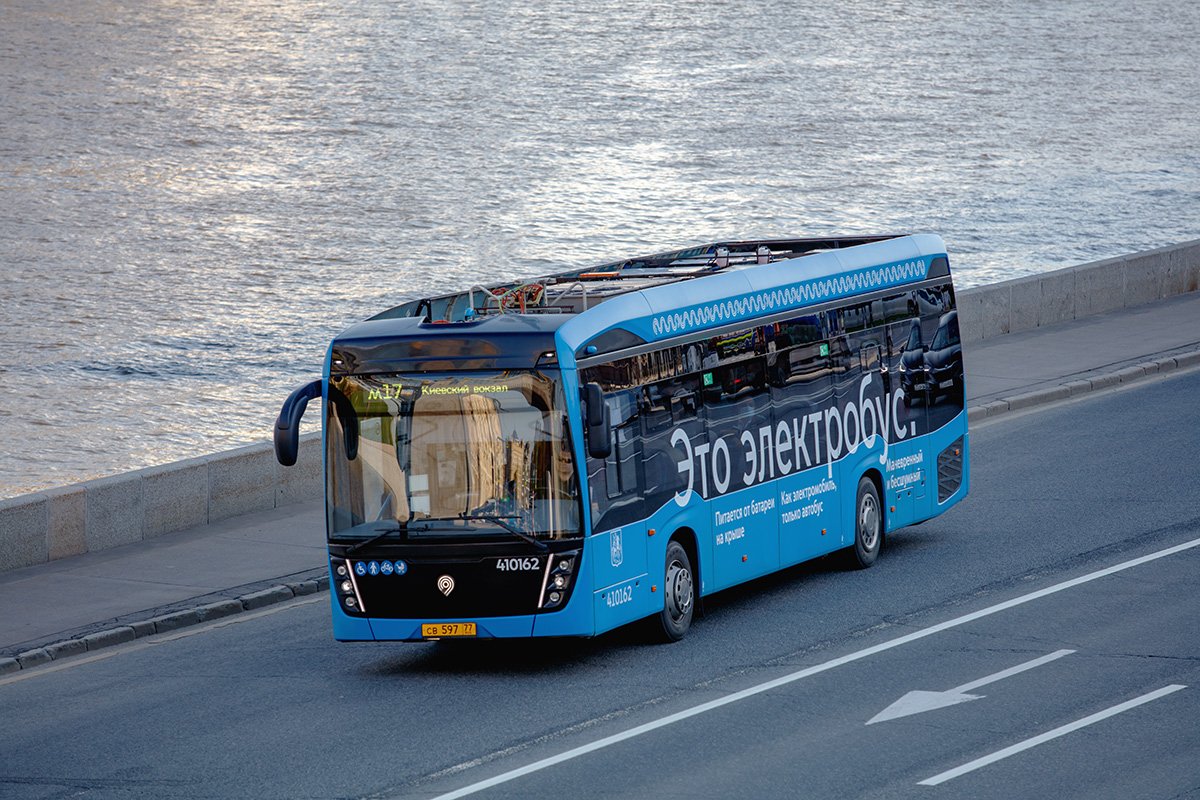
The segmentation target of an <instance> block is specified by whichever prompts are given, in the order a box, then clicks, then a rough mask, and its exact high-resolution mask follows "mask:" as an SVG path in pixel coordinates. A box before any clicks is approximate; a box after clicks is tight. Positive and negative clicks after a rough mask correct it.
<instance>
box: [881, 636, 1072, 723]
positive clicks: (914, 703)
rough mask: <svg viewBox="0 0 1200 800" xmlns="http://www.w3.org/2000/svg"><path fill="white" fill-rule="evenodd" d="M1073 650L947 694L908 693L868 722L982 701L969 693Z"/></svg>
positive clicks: (1020, 666) (1037, 660)
mask: <svg viewBox="0 0 1200 800" xmlns="http://www.w3.org/2000/svg"><path fill="white" fill-rule="evenodd" d="M1074 652H1075V651H1074V650H1055V651H1054V652H1053V653H1050V654H1049V655H1045V656H1042V657H1041V658H1035V659H1033V660H1032V661H1026V662H1025V663H1024V664H1018V665H1016V666H1015V667H1009V668H1008V669H1005V670H1001V671H1000V672H995V673H993V674H991V675H988V676H987V677H984V678H980V679H979V680H975V681H971V682H970V683H964V684H963V685H962V686H955V687H954V688H953V689H947V690H946V691H944V692H929V691H923V690H920V689H918V690H917V691H913V692H908V693H907V694H905V695H904V696H903V697H901V698H900V699H899V700H897V701H896V702H894V703H892V704H891V705H890V706H888V707H887V708H885V709H884V710H883V711H880V712H879V713H878V714H876V715H875V716H873V717H871V718H870V719H869V720H867V724H868V725H874V724H875V723H876V722H885V721H887V720H889V719H899V718H900V717H908V716H911V715H913V714H920V713H921V712H923V711H934V710H936V709H939V708H946V707H947V706H952V705H957V704H958V703H965V702H967V701H969V700H979V699H981V698H982V697H983V695H981V694H967V692H969V691H971V690H972V689H978V688H979V687H980V686H987V685H988V684H989V683H995V682H996V681H1002V680H1004V679H1005V678H1011V677H1012V676H1013V675H1017V674H1019V673H1022V672H1025V671H1026V670H1031V669H1033V668H1034V667H1040V666H1041V665H1042V664H1049V663H1050V662H1051V661H1056V660H1058V659H1060V658H1062V657H1063V656H1069V655H1071V653H1074Z"/></svg>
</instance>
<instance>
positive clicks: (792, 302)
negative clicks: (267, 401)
mask: <svg viewBox="0 0 1200 800" xmlns="http://www.w3.org/2000/svg"><path fill="white" fill-rule="evenodd" d="M317 397H320V398H321V399H322V401H323V411H324V417H323V437H322V439H323V445H322V447H323V452H324V458H325V464H324V475H325V491H326V510H327V518H326V525H327V536H328V545H329V566H330V571H331V578H332V591H331V592H330V598H331V605H332V609H333V630H334V635H335V637H336V638H337V639H339V640H342V641H363V640H379V641H422V640H429V639H441V638H447V637H527V636H592V635H596V634H599V633H602V632H604V631H607V630H610V629H612V628H615V627H617V626H619V625H623V624H625V623H628V622H632V621H634V620H639V619H643V618H655V619H656V620H657V627H656V629H661V633H662V635H663V636H664V637H665V638H666V639H668V640H676V639H679V638H681V637H682V636H683V635H684V634H685V633H686V632H687V630H688V628H689V626H690V624H691V622H692V617H693V614H694V611H695V607H696V601H697V599H698V598H699V597H701V596H703V595H706V594H710V593H712V592H715V591H719V590H721V589H724V588H727V587H730V586H733V585H735V584H739V583H741V582H743V581H746V580H749V579H751V578H754V577H757V576H761V575H764V574H766V573H769V572H772V571H774V570H777V569H780V568H782V567H785V566H788V565H791V564H796V563H799V562H801V561H804V560H807V559H811V558H814V557H816V556H820V555H823V554H826V553H830V552H833V551H836V550H843V551H844V552H845V554H846V558H847V561H848V562H849V563H850V564H851V565H852V566H855V567H867V566H870V565H871V564H872V563H873V562H874V561H875V559H876V557H877V556H878V554H879V552H880V549H881V547H882V545H883V542H884V540H885V538H886V536H887V535H889V534H890V533H892V532H893V531H895V530H897V529H899V528H902V527H904V526H906V525H911V524H914V523H917V522H920V521H922V520H925V519H928V518H930V517H933V516H936V515H937V514H940V513H941V512H942V511H944V510H946V509H947V508H949V507H950V506H951V505H953V504H955V503H957V502H958V501H959V500H961V499H962V498H963V497H964V496H965V495H966V493H967V488H968V471H967V464H968V452H967V451H968V438H967V423H966V414H965V411H964V392H963V367H962V348H961V346H960V344H959V335H958V315H957V312H956V310H955V304H954V289H953V285H952V283H951V278H950V268H949V260H948V258H947V255H946V250H945V245H944V244H943V242H942V240H941V239H940V238H939V237H937V236H934V235H914V236H871V237H838V238H810V239H788V240H763V241H746V242H722V243H715V244H708V245H702V246H699V247H693V248H688V249H684V250H678V251H674V252H670V253H662V254H657V255H653V256H646V257H641V258H635V259H630V260H626V261H621V262H615V263H611V264H605V265H603V266H599V267H594V268H590V269H586V270H581V271H575V272H566V273H562V274H558V275H553V276H549V277H545V278H539V279H537V280H532V281H525V282H522V283H513V284H505V285H500V286H488V287H483V286H475V287H472V288H470V289H468V290H466V291H461V292H455V293H451V294H446V295H441V296H438V297H431V298H422V299H419V300H413V301H411V302H408V303H405V304H403V305H400V306H397V307H395V308H392V309H390V310H388V311H385V312H384V313H382V314H379V315H378V316H376V317H373V318H372V319H369V320H367V321H365V322H362V323H360V324H357V325H354V326H352V327H351V328H349V329H348V330H346V331H344V332H343V333H342V334H341V335H339V336H338V337H337V338H336V339H335V340H334V341H333V343H332V345H331V346H330V349H329V354H328V357H327V359H326V362H325V370H324V376H323V377H322V378H321V379H320V380H317V381H313V382H312V383H309V384H307V385H305V386H302V387H300V388H298V389H297V390H296V391H294V392H293V393H292V394H291V396H290V397H289V398H288V399H287V401H286V402H285V403H284V406H283V409H282V411H281V412H280V415H279V420H278V422H277V423H276V427H275V446H276V453H277V456H278V458H279V461H280V463H282V464H284V465H290V464H293V463H295V461H296V455H297V449H298V444H299V433H298V428H299V421H300V418H301V416H302V415H303V413H304V410H305V407H306V405H307V403H308V401H310V400H312V399H315V398H317Z"/></svg>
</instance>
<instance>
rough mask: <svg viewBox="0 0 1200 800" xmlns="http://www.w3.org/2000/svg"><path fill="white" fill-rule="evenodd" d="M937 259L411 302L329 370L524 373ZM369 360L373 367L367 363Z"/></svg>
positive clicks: (633, 270) (905, 250)
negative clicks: (547, 356) (491, 368)
mask: <svg viewBox="0 0 1200 800" xmlns="http://www.w3.org/2000/svg"><path fill="white" fill-rule="evenodd" d="M945 252H946V250H945V245H944V243H943V242H942V240H941V238H940V237H938V236H935V235H931V234H918V235H911V236H900V235H880V236H859V237H824V238H808V239H766V240H750V241H739V242H714V243H711V244H705V245H700V246H697V247H691V248H686V249H683V250H675V251H671V252H667V253H659V254H656V255H651V256H641V257H637V258H632V259H626V260H624V261H618V262H610V263H608V264H603V265H600V266H597V267H590V268H586V269H582V270H576V271H572V272H564V273H559V274H556V275H549V276H545V277H541V278H535V279H530V280H527V281H523V282H516V283H508V284H499V285H495V286H478V285H477V286H474V287H471V288H469V289H467V290H464V291H459V292H454V293H451V294H445V295H439V296H436V297H428V298H421V299H418V300H413V301H410V302H408V303H405V304H403V305H400V306H396V307H395V308H391V309H389V310H387V311H385V312H383V313H382V314H379V315H377V316H375V317H373V318H371V319H370V320H367V321H366V322H363V323H359V324H357V325H354V326H352V327H351V328H349V329H347V330H346V331H344V332H343V333H342V334H341V335H339V336H338V338H337V339H336V340H335V341H334V345H333V348H334V351H335V352H334V358H333V370H334V371H335V372H340V371H342V370H341V369H339V364H338V352H337V351H338V349H339V347H340V348H341V350H342V352H343V355H344V356H350V355H351V351H353V353H355V354H357V355H355V356H353V360H355V361H356V362H358V363H356V364H354V365H349V364H343V365H342V366H343V368H344V369H346V370H347V371H362V370H363V369H364V368H365V367H366V364H365V363H363V361H364V359H366V360H370V361H373V362H375V367H374V368H373V369H371V370H370V371H377V370H381V369H383V367H384V364H385V362H386V363H391V364H393V365H394V366H395V367H399V366H400V365H401V364H402V363H412V365H413V366H414V367H415V366H416V362H417V360H419V361H420V362H421V363H423V364H425V363H429V362H431V361H435V362H440V361H442V360H445V361H446V367H445V368H451V363H450V362H451V356H450V354H451V353H456V354H457V355H455V356H454V359H457V360H458V363H461V364H462V366H459V367H458V368H471V367H469V366H467V365H466V364H467V363H468V362H469V363H476V362H477V363H478V364H479V365H480V367H476V368H481V367H482V364H483V363H484V360H483V357H484V356H485V354H484V353H483V352H479V348H483V349H486V350H488V351H489V352H488V353H487V354H486V355H488V356H489V358H488V359H486V360H487V361H488V363H490V364H493V365H495V366H497V367H499V366H501V362H503V363H504V364H505V365H507V366H513V367H516V366H518V362H520V363H521V364H523V365H524V366H531V365H532V364H533V363H534V362H535V361H537V360H538V357H539V356H538V354H539V353H540V352H541V351H544V350H554V349H555V347H554V340H555V338H557V339H558V340H559V342H561V344H562V345H564V346H565V347H564V349H565V350H566V351H567V352H569V353H573V354H575V355H577V356H579V357H586V355H587V354H590V353H592V352H599V353H603V352H606V351H610V350H615V349H620V348H621V347H627V346H631V345H636V344H642V343H646V342H652V341H656V340H663V339H669V338H673V337H676V336H680V335H687V334H689V333H692V332H698V331H702V330H705V329H707V328H717V327H723V326H727V325H730V324H734V323H737V322H738V321H739V320H742V319H745V320H746V321H747V322H749V321H751V320H753V319H754V318H756V317H758V316H762V315H763V314H765V313H770V312H772V311H786V310H788V309H789V308H799V307H802V306H806V305H812V304H814V303H823V302H831V301H836V300H839V299H842V298H846V297H850V296H853V295H857V294H863V293H867V292H871V291H877V290H881V289H887V288H891V287H895V286H900V285H903V284H907V283H913V282H915V281H919V280H923V279H925V278H926V277H933V276H932V275H930V270H931V268H932V267H933V265H934V261H935V259H937V258H938V257H941V258H942V259H943V263H945V262H944V258H945ZM939 274H940V272H939ZM556 334H557V337H556ZM601 337H603V341H601ZM397 340H404V341H405V342H407V343H408V344H406V345H403V347H401V349H402V350H404V353H403V354H401V352H400V350H397V345H400V344H401V343H400V342H398V341H397ZM435 341H436V342H442V344H440V345H435V344H434V342H435ZM389 342H392V343H393V345H392V346H389V345H388V343H389ZM452 342H453V343H454V344H451V343H452ZM470 343H473V345H471V344H470ZM597 344H599V347H597ZM589 348H596V349H595V350H592V349H589ZM472 349H474V350H475V351H476V352H475V354H474V355H475V359H474V360H472V358H471V357H470V356H471V351H472ZM493 349H495V352H492V350H493ZM384 350H387V351H388V353H389V355H387V356H386V357H385V356H384ZM370 353H374V354H376V357H373V358H367V355H368V354H370ZM434 353H440V354H443V355H441V356H440V357H439V356H437V355H433V354H434ZM425 368H427V367H425Z"/></svg>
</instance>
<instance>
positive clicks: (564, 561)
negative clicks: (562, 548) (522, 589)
mask: <svg viewBox="0 0 1200 800" xmlns="http://www.w3.org/2000/svg"><path fill="white" fill-rule="evenodd" d="M578 558H579V553H578V552H571V553H559V554H558V555H556V556H554V557H553V558H551V559H550V562H549V564H548V566H547V569H546V577H545V579H544V580H543V581H542V601H541V603H539V604H538V608H540V609H542V610H546V611H549V610H553V609H556V608H560V607H561V606H562V605H563V603H565V602H566V601H567V599H568V598H569V597H570V595H571V580H572V578H574V577H575V563H576V561H577V560H578Z"/></svg>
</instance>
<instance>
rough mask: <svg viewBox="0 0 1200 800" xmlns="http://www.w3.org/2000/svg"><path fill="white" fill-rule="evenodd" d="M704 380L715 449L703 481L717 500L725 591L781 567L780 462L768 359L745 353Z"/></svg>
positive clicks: (720, 582)
mask: <svg viewBox="0 0 1200 800" xmlns="http://www.w3.org/2000/svg"><path fill="white" fill-rule="evenodd" d="M702 380H703V384H704V392H703V394H704V418H705V421H706V423H707V426H708V437H709V441H710V442H711V443H712V446H711V448H710V452H709V454H708V456H707V458H708V462H709V463H708V464H707V465H704V464H701V467H702V470H701V473H700V475H701V479H702V480H707V483H708V485H707V487H703V486H702V489H707V496H708V497H709V498H711V500H710V502H709V504H708V506H709V512H710V515H711V520H712V549H713V550H712V552H713V578H714V584H715V586H714V587H713V588H724V587H726V586H733V585H734V584H737V583H741V582H742V581H744V580H749V579H750V578H753V577H756V576H758V575H763V574H765V573H767V572H771V571H773V570H775V569H778V568H779V504H778V501H777V498H776V497H775V478H776V475H777V474H778V459H777V457H776V453H775V446H774V444H775V436H774V429H773V426H772V424H771V395H770V391H769V389H768V386H767V358H766V356H765V355H754V356H750V357H746V356H745V355H743V354H741V353H737V354H736V355H734V356H732V357H730V358H723V359H722V360H721V362H720V363H719V365H718V366H717V367H716V368H715V369H713V370H712V371H711V372H705V373H704V375H703V376H702ZM705 469H706V471H705Z"/></svg>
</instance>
